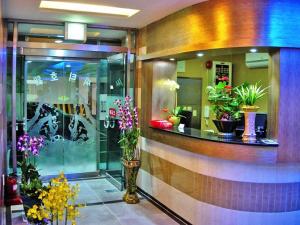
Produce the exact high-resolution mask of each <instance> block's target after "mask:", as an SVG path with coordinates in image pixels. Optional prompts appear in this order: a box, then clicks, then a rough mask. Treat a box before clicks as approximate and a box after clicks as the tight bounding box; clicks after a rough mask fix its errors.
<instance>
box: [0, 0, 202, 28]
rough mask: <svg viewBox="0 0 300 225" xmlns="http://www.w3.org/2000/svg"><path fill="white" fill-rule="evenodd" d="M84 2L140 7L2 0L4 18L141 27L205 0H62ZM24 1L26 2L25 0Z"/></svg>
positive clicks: (34, 0) (38, 0) (37, 0)
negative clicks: (45, 5) (98, 10)
mask: <svg viewBox="0 0 300 225" xmlns="http://www.w3.org/2000/svg"><path fill="white" fill-rule="evenodd" d="M63 1H65V2H79V3H87V4H102V5H107V6H115V7H123V8H132V9H139V10H140V12H139V13H137V14H135V15H133V16H132V17H129V18H127V17H123V16H109V15H100V14H92V13H78V12H70V11H56V10H55V11H54V10H45V9H39V4H40V0H26V1H24V0H4V10H3V14H4V17H5V18H15V19H30V20H47V21H71V22H83V23H93V24H102V25H108V26H118V27H131V28H141V27H144V26H146V25H148V24H150V23H152V22H154V21H156V20H159V19H161V18H163V17H165V16H167V15H169V14H172V13H173V12H176V11H178V10H180V9H183V8H185V7H188V6H191V5H194V4H197V3H200V2H204V1H206V0H63ZM25 2H26V3H25Z"/></svg>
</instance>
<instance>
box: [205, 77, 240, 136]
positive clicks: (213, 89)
mask: <svg viewBox="0 0 300 225" xmlns="http://www.w3.org/2000/svg"><path fill="white" fill-rule="evenodd" d="M207 94H208V101H209V102H210V104H211V105H212V110H213V112H214V114H215V116H216V119H215V120H213V122H214V124H215V126H216V127H217V129H218V131H219V133H218V135H219V136H220V137H232V136H233V135H234V131H235V128H236V126H237V122H238V121H239V119H240V115H239V105H240V102H239V100H238V98H237V97H236V96H235V93H234V91H233V89H232V87H231V86H229V85H227V84H226V81H223V82H219V83H218V84H217V85H215V86H208V87H207Z"/></svg>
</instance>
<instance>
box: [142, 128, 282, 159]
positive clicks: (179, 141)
mask: <svg viewBox="0 0 300 225" xmlns="http://www.w3.org/2000/svg"><path fill="white" fill-rule="evenodd" d="M146 130H147V134H146V136H147V138H149V139H151V140H154V141H158V142H161V143H164V144H167V145H170V146H173V147H176V148H180V149H184V150H187V151H190V152H193V153H197V154H200V155H205V156H209V157H213V158H220V159H226V160H233V161H239V162H247V163H259V164H274V163H276V159H277V148H278V143H277V142H276V141H274V140H269V139H258V140H257V142H255V143H245V142H243V141H242V140H241V139H240V138H237V137H236V138H234V139H231V140H228V139H227V140H226V139H222V138H219V137H218V136H216V135H212V134H207V133H205V132H201V131H199V130H197V129H193V128H185V129H184V132H183V133H182V132H179V131H178V130H177V129H171V130H167V129H158V128H152V127H148V128H146Z"/></svg>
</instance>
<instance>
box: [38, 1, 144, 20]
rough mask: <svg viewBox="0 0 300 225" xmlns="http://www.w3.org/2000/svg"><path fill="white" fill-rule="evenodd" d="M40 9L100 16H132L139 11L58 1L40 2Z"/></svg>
mask: <svg viewBox="0 0 300 225" xmlns="http://www.w3.org/2000/svg"><path fill="white" fill-rule="evenodd" d="M40 8H44V9H58V10H68V11H77V12H90V13H102V14H113V15H121V16H128V17H130V16H133V15H134V14H136V13H138V12H139V11H140V10H137V9H127V8H118V7H111V6H104V5H94V4H84V3H74V2H60V1H44V0H42V1H41V4H40Z"/></svg>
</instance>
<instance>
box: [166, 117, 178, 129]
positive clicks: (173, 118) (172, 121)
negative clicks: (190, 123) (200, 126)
mask: <svg viewBox="0 0 300 225" xmlns="http://www.w3.org/2000/svg"><path fill="white" fill-rule="evenodd" d="M169 122H171V123H172V124H173V126H175V127H177V126H178V125H179V124H180V117H179V116H170V117H169Z"/></svg>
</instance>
